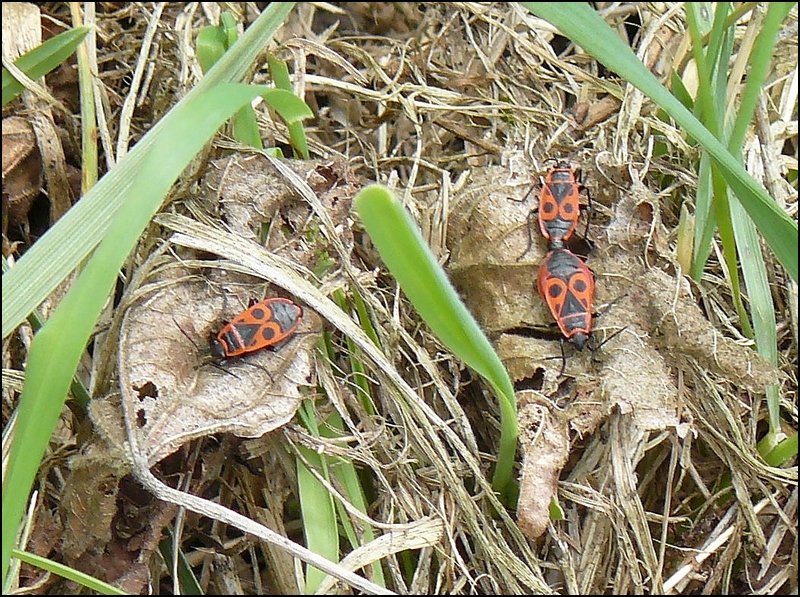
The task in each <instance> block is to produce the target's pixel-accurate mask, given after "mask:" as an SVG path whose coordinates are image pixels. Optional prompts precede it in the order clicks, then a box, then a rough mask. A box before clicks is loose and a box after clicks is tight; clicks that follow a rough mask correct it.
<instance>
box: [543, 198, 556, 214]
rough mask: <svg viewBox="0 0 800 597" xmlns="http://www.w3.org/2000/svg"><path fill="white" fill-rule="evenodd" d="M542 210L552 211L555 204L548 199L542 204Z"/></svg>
mask: <svg viewBox="0 0 800 597" xmlns="http://www.w3.org/2000/svg"><path fill="white" fill-rule="evenodd" d="M542 211H543V212H545V213H548V214H549V213H553V211H555V205H553V204H552V203H550V202H549V201H548V202H547V203H545V204H544V205H542Z"/></svg>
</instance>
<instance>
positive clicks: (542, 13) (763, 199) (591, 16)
mask: <svg viewBox="0 0 800 597" xmlns="http://www.w3.org/2000/svg"><path fill="white" fill-rule="evenodd" d="M522 5H523V6H525V7H526V8H527V9H528V10H530V11H531V12H532V13H533V14H535V15H537V16H539V17H541V18H543V19H546V20H547V21H549V22H550V23H552V24H553V25H555V26H556V27H558V29H559V30H560V31H561V33H562V34H563V35H565V36H566V37H568V38H569V39H571V40H572V41H574V42H575V43H576V44H578V45H579V46H581V47H582V48H583V49H584V50H585V51H586V52H588V53H589V54H591V55H592V56H594V57H595V58H596V59H597V60H598V61H599V62H601V63H602V64H603V65H604V66H606V67H607V68H609V69H611V70H612V71H614V72H616V73H617V74H618V75H620V76H621V77H623V78H624V79H625V80H627V81H629V82H630V83H631V84H632V85H634V86H635V87H637V88H638V89H639V90H640V91H642V92H643V93H644V94H646V95H647V96H648V97H649V98H650V99H651V100H653V102H655V103H656V104H658V105H659V106H660V107H661V108H663V109H664V111H666V112H667V113H668V114H669V115H670V116H671V117H672V118H673V119H674V120H675V121H676V122H677V123H678V124H680V125H681V126H682V127H683V128H684V130H685V131H686V133H687V134H688V135H690V136H691V137H693V138H694V139H696V140H697V142H698V143H700V144H701V145H702V146H703V147H704V148H705V150H706V151H707V152H708V153H709V154H710V155H711V156H712V157H713V158H714V160H715V161H716V162H717V163H718V164H719V167H720V170H721V171H722V173H723V175H724V176H725V180H726V182H727V183H728V185H729V186H730V187H731V188H732V189H733V191H734V193H736V197H737V198H738V200H739V201H740V202H741V204H742V206H743V207H744V208H745V210H746V211H747V214H748V215H749V216H750V218H751V219H752V220H753V222H754V223H755V225H756V227H757V228H758V231H759V233H760V234H761V235H762V237H763V238H764V240H765V241H766V242H767V244H768V245H769V247H770V248H771V249H772V251H773V253H774V254H775V257H776V258H777V259H778V261H780V263H781V264H782V265H783V266H784V267H785V268H786V270H787V271H788V272H789V275H790V276H791V277H792V279H793V280H795V281H797V279H798V255H797V241H798V235H797V224H796V223H795V222H794V221H793V220H792V219H791V218H790V217H789V216H788V214H787V213H786V212H785V211H784V210H783V209H781V208H780V207H778V206H777V205H776V203H775V201H773V200H772V198H771V197H770V196H769V195H768V194H767V192H766V191H765V190H764V188H763V187H761V185H759V184H758V183H757V182H756V181H755V180H754V179H753V178H752V177H751V176H750V175H749V174H748V173H747V171H746V170H745V169H744V167H743V166H742V165H741V164H740V163H739V161H738V160H737V158H736V157H735V156H733V155H731V153H730V152H729V151H728V149H727V148H726V147H725V146H724V145H723V144H722V143H720V141H719V140H717V139H716V138H715V137H714V135H713V134H712V133H711V132H710V131H709V130H708V129H706V127H704V126H703V125H702V124H701V123H700V122H699V121H698V120H697V118H695V117H694V115H692V113H691V112H689V110H687V109H686V108H685V107H684V106H683V105H682V104H681V103H680V102H679V101H678V100H677V99H676V98H675V97H673V96H672V95H671V94H670V93H669V92H668V91H667V90H666V89H665V88H664V87H663V86H662V85H661V83H659V81H658V79H656V78H655V76H654V75H653V74H652V73H651V72H650V71H649V70H647V69H646V68H645V67H644V65H643V64H642V63H641V61H640V60H639V59H638V58H637V57H636V55H635V54H634V53H633V52H632V51H631V49H630V48H629V47H628V46H627V45H625V44H624V43H623V42H622V40H621V39H620V38H619V36H618V35H617V34H616V32H614V31H612V29H611V28H610V27H609V26H608V25H607V24H606V22H605V21H603V19H602V18H601V17H600V15H598V14H597V13H596V12H595V11H594V10H592V9H591V8H590V7H589V6H588V5H587V4H585V3H582V2H581V3H564V2H562V3H556V2H523V3H522Z"/></svg>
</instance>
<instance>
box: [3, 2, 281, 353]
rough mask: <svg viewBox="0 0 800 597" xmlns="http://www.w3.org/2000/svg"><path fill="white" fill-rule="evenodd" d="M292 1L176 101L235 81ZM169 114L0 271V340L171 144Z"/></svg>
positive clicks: (89, 247) (83, 253) (95, 239)
mask: <svg viewBox="0 0 800 597" xmlns="http://www.w3.org/2000/svg"><path fill="white" fill-rule="evenodd" d="M293 6H294V3H293V2H275V3H272V4H270V5H269V6H268V7H267V8H266V9H265V10H264V12H263V13H262V14H261V15H260V16H259V17H258V19H256V21H255V22H254V23H253V24H252V25H251V26H250V28H248V29H247V31H245V32H244V34H243V35H242V36H241V38H239V41H237V42H236V44H235V45H234V47H233V48H231V49H230V51H228V52H226V53H225V54H224V55H223V56H222V57H221V58H220V59H219V62H217V63H216V64H215V65H214V67H213V68H212V69H211V70H210V71H209V72H208V74H207V75H206V76H205V77H203V79H202V80H201V81H200V82H199V83H198V84H197V86H196V87H195V88H194V89H192V90H191V91H190V92H189V93H188V94H186V96H185V97H184V98H183V99H182V100H181V101H180V102H179V103H178V104H177V106H176V108H177V107H178V106H181V105H183V104H186V103H189V102H191V101H193V100H194V98H195V97H197V96H198V95H201V94H203V93H205V92H206V91H207V90H209V89H211V88H212V87H216V86H217V85H219V84H220V83H225V82H231V81H238V80H239V79H240V78H241V77H242V76H243V75H244V74H245V73H246V72H247V70H248V68H249V67H250V65H251V63H252V62H253V61H254V60H255V59H256V58H257V57H258V55H259V54H260V53H261V51H262V50H263V48H264V45H265V44H266V43H267V41H268V40H269V39H270V37H272V35H273V33H274V32H275V31H276V30H277V29H278V27H280V25H281V24H282V23H283V21H284V19H285V18H286V16H287V15H288V13H289V11H291V9H292V7H293ZM169 120H170V119H169V115H167V116H165V117H164V118H163V119H162V120H161V121H160V122H158V123H157V124H156V125H155V126H154V127H153V128H152V129H151V130H150V131H149V132H148V133H147V134H146V135H145V136H144V137H143V138H142V139H141V140H140V141H139V142H138V143H137V144H136V145H135V146H134V147H133V148H132V149H131V151H130V152H129V153H128V154H127V155H126V156H125V158H124V159H123V160H121V161H120V162H119V163H118V164H117V166H116V167H115V168H114V169H113V170H112V171H110V172H109V173H107V174H106V175H105V176H104V177H103V178H102V179H101V180H100V181H98V183H97V185H95V186H94V187H93V188H92V191H91V192H90V193H87V195H86V196H84V197H83V198H82V199H81V200H80V201H78V202H77V203H76V204H75V205H73V206H72V208H71V209H70V210H69V211H68V212H67V213H66V214H65V215H64V216H63V217H62V218H61V219H60V220H59V221H58V222H56V224H55V225H54V226H53V227H52V228H50V230H48V231H47V233H46V234H44V236H42V237H41V238H40V239H39V240H38V241H37V242H36V244H35V245H33V246H32V247H31V248H30V249H29V250H28V252H27V253H25V255H23V256H22V258H21V259H19V261H17V264H16V266H15V267H13V268H12V269H11V270H10V271H9V272H7V273H5V274H4V275H3V285H2V294H3V310H2V320H3V338H6V337H7V336H8V335H9V334H10V333H11V332H12V331H14V329H15V328H16V327H17V326H18V325H19V324H20V323H22V321H23V320H24V319H25V317H27V315H28V314H29V313H30V312H31V311H32V310H33V309H34V308H35V307H36V306H37V305H39V304H40V303H41V302H42V301H44V299H45V298H46V297H47V296H48V295H49V294H50V293H51V292H52V291H53V290H54V289H55V288H56V287H57V286H58V284H60V283H61V282H62V281H63V280H64V279H65V278H66V277H67V275H68V274H69V273H70V272H71V271H73V270H74V269H75V268H76V267H78V265H79V264H80V263H81V262H82V261H84V260H85V259H86V257H87V256H88V255H89V254H90V253H91V252H92V251H93V250H94V248H95V247H96V246H97V243H99V242H100V240H101V239H102V238H103V236H104V234H105V233H106V230H107V229H108V226H109V225H110V223H111V219H112V217H113V215H114V213H115V212H116V211H117V209H118V208H119V207H120V205H122V204H123V201H124V199H123V197H125V196H127V193H126V190H127V188H128V186H129V185H130V181H131V180H133V179H135V178H136V177H137V175H138V174H139V173H140V172H142V162H143V161H144V159H145V157H146V155H147V153H148V152H149V151H150V148H151V147H152V146H154V145H157V144H161V143H174V142H175V139H174V138H170V137H167V136H166V134H165V133H166V132H167V131H166V130H165V129H168V127H169Z"/></svg>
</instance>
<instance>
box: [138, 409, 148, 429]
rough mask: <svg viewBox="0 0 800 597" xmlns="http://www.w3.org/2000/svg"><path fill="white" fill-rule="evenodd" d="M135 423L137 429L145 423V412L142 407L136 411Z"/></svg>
mask: <svg viewBox="0 0 800 597" xmlns="http://www.w3.org/2000/svg"><path fill="white" fill-rule="evenodd" d="M136 424H137V425H138V426H139V429H142V428H144V426H145V425H147V413H145V411H144V409H143V408H140V409H139V410H138V411H136Z"/></svg>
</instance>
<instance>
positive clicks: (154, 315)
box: [118, 278, 320, 464]
mask: <svg viewBox="0 0 800 597" xmlns="http://www.w3.org/2000/svg"><path fill="white" fill-rule="evenodd" d="M142 290H143V292H142V295H143V296H144V297H145V298H142V299H140V300H137V301H136V302H135V303H134V304H133V305H131V307H130V308H129V309H128V311H127V313H126V314H125V317H124V319H123V322H122V328H121V332H120V336H121V338H120V350H119V360H118V363H119V365H118V366H119V380H120V392H121V395H122V400H123V403H124V406H125V411H126V412H127V413H128V416H131V417H132V418H133V424H134V427H135V428H136V429H137V430H138V433H139V437H138V438H137V439H138V443H139V445H140V446H141V447H142V449H143V450H144V452H145V453H146V455H147V457H148V460H149V462H150V463H151V464H153V463H156V462H158V461H159V460H161V459H162V458H164V457H165V456H167V455H169V454H171V453H172V452H174V451H175V450H177V449H178V448H179V447H180V446H181V445H182V444H184V443H186V442H188V441H189V440H191V439H195V438H198V437H202V436H206V435H209V434H213V433H220V432H230V433H234V434H236V435H239V436H241V437H258V436H260V435H263V434H264V433H267V432H268V431H271V430H273V429H275V428H277V427H280V426H281V425H283V424H285V423H286V422H288V421H289V420H290V419H291V418H292V417H293V416H294V413H295V411H296V410H297V408H298V406H299V405H300V401H301V399H302V398H303V393H302V388H303V387H305V386H308V385H310V384H311V383H312V381H313V380H312V379H311V371H312V366H311V365H312V363H311V362H312V351H313V350H314V346H315V343H316V341H317V334H318V330H319V326H320V324H319V318H318V317H317V316H316V314H314V313H313V312H310V311H308V310H306V312H305V315H304V317H303V320H302V322H301V324H300V326H299V328H298V330H297V331H296V333H295V334H294V337H292V338H291V339H290V340H289V341H288V342H286V344H284V345H283V346H281V347H280V349H279V350H276V351H271V350H261V351H257V352H254V353H251V354H248V355H246V356H244V357H241V358H238V359H235V360H231V361H230V362H227V363H225V364H224V365H218V364H215V363H214V362H213V360H212V359H211V358H210V356H209V355H210V352H209V349H208V338H209V336H210V334H211V333H212V332H214V331H216V330H218V329H219V327H220V325H221V321H220V319H221V316H222V317H225V318H230V317H232V316H233V315H235V314H236V313H238V312H239V311H241V310H243V308H244V306H246V305H247V301H248V300H249V298H250V297H249V296H246V295H248V294H250V293H252V292H253V291H254V290H255V288H254V287H252V286H250V287H249V288H248V287H247V286H246V285H233V284H231V285H228V287H227V288H226V292H225V294H221V293H220V292H218V291H216V290H214V289H213V287H212V285H210V284H209V283H207V282H206V281H203V280H201V279H197V278H188V279H187V278H181V279H178V280H176V281H175V282H174V283H172V284H167V285H164V284H154V285H153V286H152V288H151V289H150V290H152V292H148V289H147V288H145V289H142ZM257 298H259V299H260V298H263V297H260V296H259V297H257Z"/></svg>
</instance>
